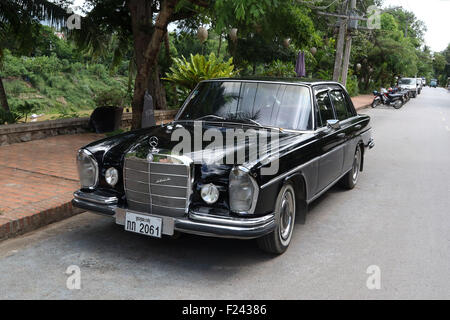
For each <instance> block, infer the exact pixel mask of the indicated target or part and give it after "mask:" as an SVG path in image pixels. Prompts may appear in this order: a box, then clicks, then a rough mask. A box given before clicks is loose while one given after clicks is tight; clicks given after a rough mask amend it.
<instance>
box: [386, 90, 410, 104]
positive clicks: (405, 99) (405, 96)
mask: <svg viewBox="0 0 450 320" xmlns="http://www.w3.org/2000/svg"><path fill="white" fill-rule="evenodd" d="M388 93H390V94H393V93H397V94H401V95H403V104H405V103H406V102H408V101H409V99H411V97H410V95H409V91H408V90H403V89H402V88H400V87H399V86H395V87H393V88H389V89H388Z"/></svg>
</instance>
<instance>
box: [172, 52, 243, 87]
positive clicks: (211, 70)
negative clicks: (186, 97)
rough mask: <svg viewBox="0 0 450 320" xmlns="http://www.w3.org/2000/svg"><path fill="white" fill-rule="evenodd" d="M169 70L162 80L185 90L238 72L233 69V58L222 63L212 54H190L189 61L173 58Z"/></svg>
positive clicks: (183, 58)
mask: <svg viewBox="0 0 450 320" xmlns="http://www.w3.org/2000/svg"><path fill="white" fill-rule="evenodd" d="M169 69H170V72H169V73H168V74H167V76H166V78H163V79H164V80H168V81H171V82H173V83H176V84H177V85H180V86H181V87H183V88H186V89H187V90H192V89H194V88H195V86H196V85H197V83H199V82H200V81H202V80H208V79H213V78H223V77H233V76H235V75H236V74H237V73H238V72H239V71H238V70H235V69H234V65H233V58H230V59H229V60H228V61H227V62H224V61H223V60H222V59H221V58H217V57H216V55H215V54H214V53H211V54H210V55H209V56H208V57H205V56H203V55H200V54H196V55H195V56H193V55H192V54H191V59H190V61H187V60H186V58H185V57H184V56H183V57H182V59H179V58H173V66H172V67H170V68H169Z"/></svg>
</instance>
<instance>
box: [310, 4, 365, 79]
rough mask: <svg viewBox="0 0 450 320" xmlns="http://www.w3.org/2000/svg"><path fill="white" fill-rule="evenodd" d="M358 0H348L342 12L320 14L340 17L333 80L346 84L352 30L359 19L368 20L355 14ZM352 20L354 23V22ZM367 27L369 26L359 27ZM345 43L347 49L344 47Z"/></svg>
mask: <svg viewBox="0 0 450 320" xmlns="http://www.w3.org/2000/svg"><path fill="white" fill-rule="evenodd" d="M349 1H350V12H348V11H349V10H348V9H349V8H348V2H349ZM355 9H356V0H346V1H345V2H344V3H343V5H342V9H341V12H340V14H334V13H328V12H321V11H319V12H318V14H320V15H324V16H329V17H336V18H340V19H341V20H340V22H339V34H338V39H337V43H336V57H335V60H334V70H333V81H339V79H341V83H342V84H343V85H344V86H345V85H346V83H347V74H348V65H349V61H350V51H351V48H352V35H351V32H350V30H351V29H352V28H355V29H356V28H357V21H358V20H361V21H367V18H363V17H360V16H358V15H356V14H355V11H356V10H355ZM352 21H353V22H354V23H352ZM359 29H366V30H368V28H359ZM344 45H345V49H344Z"/></svg>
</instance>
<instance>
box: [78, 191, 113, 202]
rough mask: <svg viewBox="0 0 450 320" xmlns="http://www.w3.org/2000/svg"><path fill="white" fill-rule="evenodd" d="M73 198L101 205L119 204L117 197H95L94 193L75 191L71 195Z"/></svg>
mask: <svg viewBox="0 0 450 320" xmlns="http://www.w3.org/2000/svg"><path fill="white" fill-rule="evenodd" d="M73 196H74V198H75V199H79V200H84V201H87V202H92V203H97V204H103V205H110V204H117V203H118V202H119V199H118V198H117V197H105V196H100V195H96V194H94V193H87V192H83V191H81V190H77V191H75V192H74V193H73Z"/></svg>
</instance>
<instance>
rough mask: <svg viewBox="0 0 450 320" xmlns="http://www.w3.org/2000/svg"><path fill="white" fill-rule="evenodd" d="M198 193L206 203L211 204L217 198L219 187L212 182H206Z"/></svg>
mask: <svg viewBox="0 0 450 320" xmlns="http://www.w3.org/2000/svg"><path fill="white" fill-rule="evenodd" d="M200 195H201V197H202V199H203V201H205V202H206V203H207V204H213V203H215V202H216V201H217V200H219V189H217V187H216V186H215V185H213V184H212V183H210V184H206V185H204V186H203V187H202V189H201V190H200Z"/></svg>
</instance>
